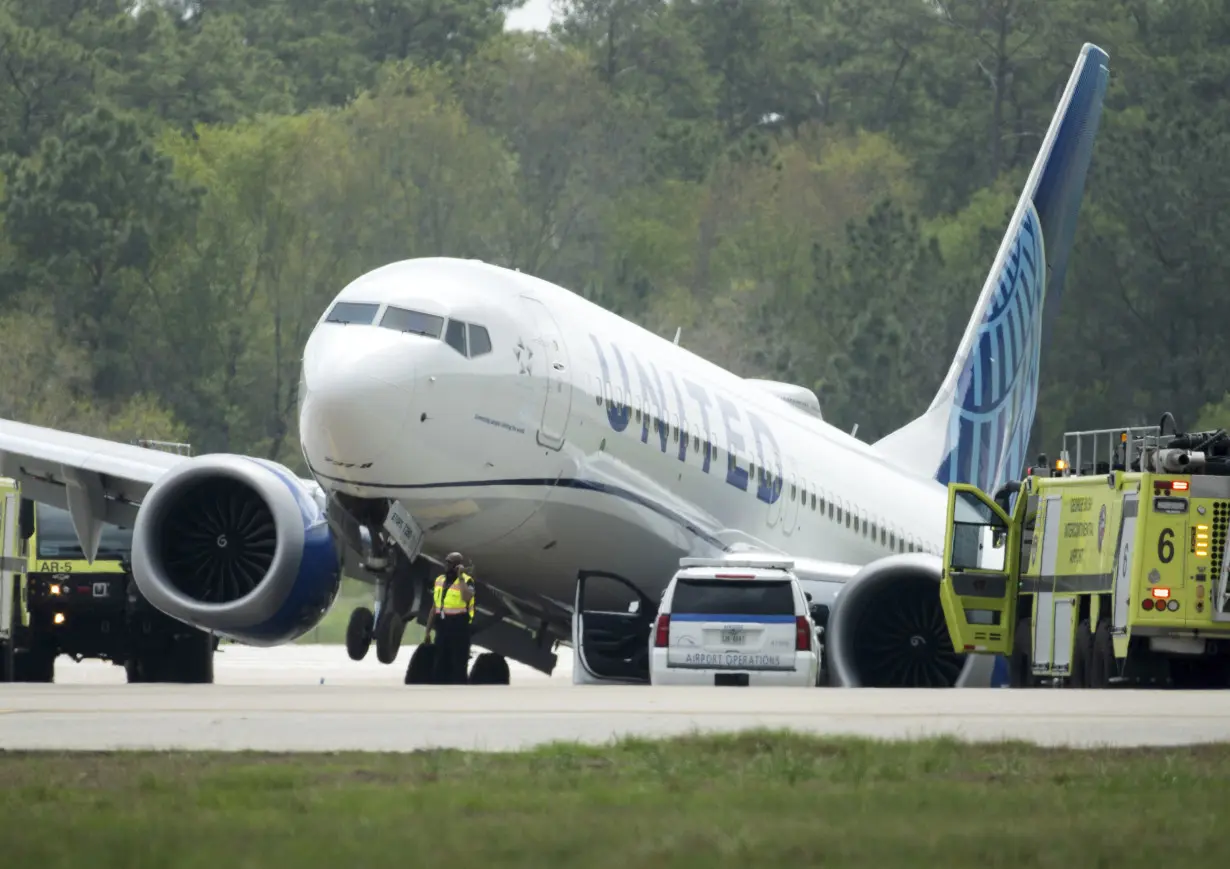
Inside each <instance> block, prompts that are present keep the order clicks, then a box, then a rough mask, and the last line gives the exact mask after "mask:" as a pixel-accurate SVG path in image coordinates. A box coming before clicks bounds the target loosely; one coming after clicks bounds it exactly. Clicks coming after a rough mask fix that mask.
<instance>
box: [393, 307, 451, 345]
mask: <svg viewBox="0 0 1230 869" xmlns="http://www.w3.org/2000/svg"><path fill="white" fill-rule="evenodd" d="M380 325H381V326H382V327H384V328H385V329H396V330H397V331H399V332H412V333H414V334H415V335H426V336H427V337H428V338H439V337H440V330H441V329H443V328H444V318H443V317H437V316H436V315H435V314H424V313H423V312H422V311H410V310H407V309H406V308H394V307H393V306H392V305H390V306H389V307H388V308H387V309H385V312H384V316H383V317H382V318H381V319H380Z"/></svg>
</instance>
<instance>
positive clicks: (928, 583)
mask: <svg viewBox="0 0 1230 869" xmlns="http://www.w3.org/2000/svg"><path fill="white" fill-rule="evenodd" d="M940 578H941V562H940V559H939V558H936V557H935V556H933V555H927V554H924V553H905V554H899V555H890V556H887V557H885V558H881V559H879V560H877V561H873V562H872V563H871V564H868V565H867V566H866V567H864V568H863V569H862V570H860V571H859V572H858V573H857V574H855V575H854V576H853V577H852V578H851V579H850V580H849V581H848V582H847V583H846V584H845V586H844V587H843V588H842V589H841V590H840V592H839V593H838V594H837V596H836V599H835V600H834V601H833V604H832V606H831V608H830V612H829V619H828V626H827V628H826V632H827V642H826V648H825V652H826V654H827V655H828V662H829V664H828V666H829V671H830V674H831V678H832V682H833V684H834V685H835V686H841V687H847V688H860V687H861V688H953V687H956V688H986V687H989V686H990V684H991V675H992V669H993V667H994V659H993V658H992V657H991V656H990V655H965V654H959V653H957V652H956V651H955V650H954V649H953V647H952V640H951V638H950V637H949V635H948V628H947V626H946V625H945V622H944V611H943V608H942V607H941V606H940V594H939V591H940V588H939V586H940Z"/></svg>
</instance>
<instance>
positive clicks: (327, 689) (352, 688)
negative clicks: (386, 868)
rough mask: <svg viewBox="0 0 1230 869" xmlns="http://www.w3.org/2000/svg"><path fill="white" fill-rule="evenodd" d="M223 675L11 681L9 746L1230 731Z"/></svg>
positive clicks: (246, 662) (1018, 707) (925, 696)
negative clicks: (204, 679)
mask: <svg viewBox="0 0 1230 869" xmlns="http://www.w3.org/2000/svg"><path fill="white" fill-rule="evenodd" d="M403 654H404V655H407V656H408V652H406V651H403ZM90 667H97V668H98V669H97V671H94V670H91V669H90ZM77 668H82V669H80V670H78V669H77ZM216 672H217V684H214V685H202V686H174V685H123V684H117V685H109V684H100V682H99V681H98V679H99V678H102V677H103V676H104V675H105V676H106V677H107V680H108V681H115V682H122V681H123V671H122V670H119V669H118V668H110V669H109V670H108V668H106V667H105V666H103V665H89V667H87V665H84V664H79V665H74V664H72V663H71V662H66V663H63V664H61V665H60V666H59V667H58V668H57V674H56V675H57V680H58V683H59V684H56V685H0V748H6V749H16V750H21V749H49V750H108V749H214V750H224V751H239V750H264V751H341V750H378V751H411V750H415V749H423V748H431V747H452V748H464V749H471V750H510V749H522V748H526V747H530V746H533V745H537V744H542V743H545V742H552V741H557V740H569V741H580V742H585V743H591V744H592V743H603V742H606V741H608V740H610V739H612V738H613V737H620V736H629V735H640V736H667V735H672V734H682V733H688V732H691V731H712V730H720V731H729V730H740V729H746V728H749V727H784V728H790V729H795V730H800V731H804V732H811V733H821V734H860V735H864V736H872V737H880V738H913V737H919V736H936V735H951V736H956V737H960V738H965V739H974V740H994V739H1003V738H1016V739H1025V740H1029V741H1031V742H1037V743H1040V744H1045V745H1063V744H1069V745H1084V746H1096V745H1119V746H1123V745H1148V746H1160V745H1177V744H1189V743H1198V742H1211V741H1216V740H1221V739H1224V738H1225V737H1224V734H1225V733H1226V732H1227V730H1228V729H1230V692H1173V691H1167V692H1156V691H1065V690H1050V689H1040V690H1032V691H1009V690H990V689H987V690H969V691H922V690H917V691H909V690H906V691H890V690H870V689H868V690H848V689H834V690H825V689H747V688H682V689H681V688H653V687H649V686H602V687H581V686H574V685H572V684H571V676H570V674H569V673H568V671H567V670H565V671H564V672H563V673H560V674H558V675H556V676H553V677H545V676H542V675H541V674H535V673H533V671H526V670H522V669H518V670H515V671H514V673H513V679H512V681H513V684H512V685H508V686H496V687H478V686H476V687H467V686H458V687H434V686H406V685H403V684H402V683H401V673H402V672H404V665H403V667H402V668H400V669H399V668H398V667H396V666H395V665H394V666H389V667H384V666H381V665H379V664H376V663H375V662H374V661H371V662H370V663H369V662H363V663H355V662H353V661H350V660H349V659H347V658H346V656H345V652H344V651H342V650H341V649H340V648H337V647H327V646H326V647H283V648H280V649H276V650H256V649H247V648H243V649H238V648H237V647H236V648H233V649H231V650H228V652H227V653H226V654H224V655H220V656H219V658H218V665H217V668H216ZM91 674H93V676H92V677H91ZM117 674H118V675H117ZM322 679H323V682H322Z"/></svg>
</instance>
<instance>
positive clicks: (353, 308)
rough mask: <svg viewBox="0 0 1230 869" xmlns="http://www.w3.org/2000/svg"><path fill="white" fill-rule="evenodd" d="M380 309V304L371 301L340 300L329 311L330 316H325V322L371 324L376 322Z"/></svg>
mask: <svg viewBox="0 0 1230 869" xmlns="http://www.w3.org/2000/svg"><path fill="white" fill-rule="evenodd" d="M378 310H380V306H379V305H373V304H371V303H369V302H338V303H337V304H336V305H334V306H333V310H331V311H330V312H329V314H328V316H326V317H325V322H326V323H354V324H355V325H359V326H370V325H371V324H372V323H373V322H375V320H376V312H377V311H378ZM386 319H387V316H386Z"/></svg>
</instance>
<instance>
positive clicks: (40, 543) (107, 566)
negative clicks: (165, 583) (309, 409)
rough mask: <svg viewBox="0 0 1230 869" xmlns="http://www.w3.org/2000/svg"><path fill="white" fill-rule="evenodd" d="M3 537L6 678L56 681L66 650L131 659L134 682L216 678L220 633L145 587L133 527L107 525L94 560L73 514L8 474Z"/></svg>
mask: <svg viewBox="0 0 1230 869" xmlns="http://www.w3.org/2000/svg"><path fill="white" fill-rule="evenodd" d="M138 443H140V444H141V445H143V446H148V445H151V444H156V443H158V442H138ZM175 446H179V445H175ZM185 446H186V445H185ZM0 534H2V535H3V536H2V537H0V681H17V682H52V681H54V677H55V661H56V659H57V658H58V657H60V656H61V655H63V656H67V657H70V658H72V659H74V660H76V661H81V660H83V659H85V658H99V659H102V660H105V661H111V662H112V663H114V664H117V665H122V666H123V667H124V669H125V672H126V675H127V679H128V681H129V682H212V681H213V653H214V650H215V649H216V647H217V640H216V638H214V637H213V636H212V635H210V634H209V633H206V632H203V631H199V630H197V629H196V628H193V627H190V626H188V625H185V624H183V623H182V622H179V621H177V620H175V619H172V618H170V617H169V616H166V615H164V614H163V613H161V612H159V611H158V610H156V609H154V608H153V607H152V606H151V605H150V604H149V603H148V602H147V601H146V600H145V599H144V597H142V596H141V595H140V593H139V592H138V591H137V589H136V583H135V582H134V581H133V578H132V570H131V564H130V557H131V552H132V531H131V529H126V528H118V527H116V526H114V525H104V526H103V531H102V536H101V539H100V541H99V547H98V554H97V556H96V557H95V559H94V562H93V563H92V564H91V563H90V562H89V561H87V560H86V558H85V553H84V552H82V550H81V545H80V543H79V542H78V540H77V534H76V531H75V530H74V528H73V524H72V518H71V516H70V515H69V513H68V511H66V510H63V509H60V508H58V507H53V506H50V505H48V504H39V503H35V502H34V501H31V500H28V499H25V498H22V497H21V490H20V486H19V484H18V483H17V482H16V481H14V480H12V479H7V478H0Z"/></svg>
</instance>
